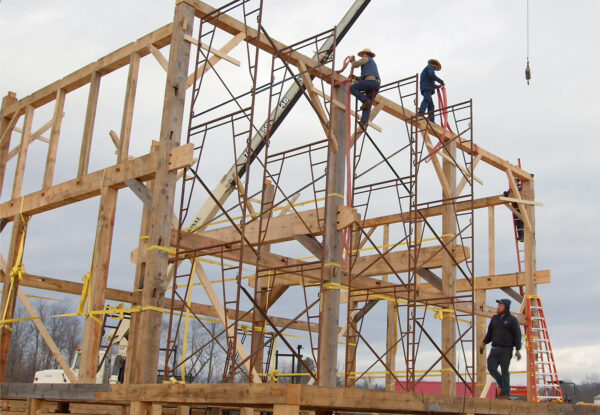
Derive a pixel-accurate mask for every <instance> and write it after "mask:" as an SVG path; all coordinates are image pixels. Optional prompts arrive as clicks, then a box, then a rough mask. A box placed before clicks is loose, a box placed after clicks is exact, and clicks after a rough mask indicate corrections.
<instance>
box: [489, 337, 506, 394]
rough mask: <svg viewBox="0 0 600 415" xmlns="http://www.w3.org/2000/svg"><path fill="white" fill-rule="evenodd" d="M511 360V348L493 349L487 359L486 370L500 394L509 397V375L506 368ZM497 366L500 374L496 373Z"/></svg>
mask: <svg viewBox="0 0 600 415" xmlns="http://www.w3.org/2000/svg"><path fill="white" fill-rule="evenodd" d="M510 359H512V347H494V346H492V350H491V351H490V354H489V355H488V358H487V369H488V372H490V375H492V377H493V378H494V379H495V380H496V383H497V384H498V387H499V388H500V389H501V390H502V394H503V395H506V396H510V373H509V372H508V367H509V366H510ZM498 366H500V370H501V371H502V374H500V373H498Z"/></svg>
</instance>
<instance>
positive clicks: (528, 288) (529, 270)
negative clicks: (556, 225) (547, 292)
mask: <svg viewBox="0 0 600 415" xmlns="http://www.w3.org/2000/svg"><path fill="white" fill-rule="evenodd" d="M534 184H535V183H534V182H533V181H530V182H524V183H523V196H524V197H525V199H528V200H535V186H534ZM521 212H522V213H525V214H526V216H527V217H528V218H529V221H530V224H531V227H530V228H525V235H524V236H525V295H526V296H528V295H537V284H536V281H535V275H536V274H537V272H538V271H537V257H536V242H535V206H534V205H526V206H523V207H522V208H521Z"/></svg>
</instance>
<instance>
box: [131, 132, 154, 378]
mask: <svg viewBox="0 0 600 415" xmlns="http://www.w3.org/2000/svg"><path fill="white" fill-rule="evenodd" d="M154 151H158V141H153V142H152V145H151V147H150V152H154ZM146 186H147V187H148V189H149V190H150V191H151V192H154V180H149V181H148V182H147V183H146ZM143 206H144V207H143V210H142V222H141V224H140V243H139V247H138V249H139V250H140V252H142V253H143V252H146V249H147V248H148V234H149V233H150V212H151V210H150V208H149V207H148V206H146V205H145V204H144V205H143ZM145 271H146V256H145V255H143V254H141V255H138V256H137V259H136V267H135V277H134V281H133V290H134V291H135V292H137V293H140V292H142V288H143V287H144V274H145ZM132 305H139V304H132ZM140 315H141V314H140V313H132V314H131V321H130V323H129V343H128V350H131V351H134V350H136V341H137V338H138V335H137V334H138V332H139V329H138V327H139V321H140ZM131 368H132V365H125V382H124V383H130V379H131Z"/></svg>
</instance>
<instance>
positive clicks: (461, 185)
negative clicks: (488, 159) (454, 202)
mask: <svg viewBox="0 0 600 415" xmlns="http://www.w3.org/2000/svg"><path fill="white" fill-rule="evenodd" d="M481 157H482V155H481V154H477V155H476V156H475V157H473V167H472V168H471V169H472V171H475V167H477V164H479V161H480V160H481ZM468 177H469V175H464V176H463V177H462V178H461V179H460V182H459V183H458V186H456V194H457V195H458V196H460V195H461V194H462V192H463V190H464V188H465V186H466V185H467V183H468V181H469V180H468Z"/></svg>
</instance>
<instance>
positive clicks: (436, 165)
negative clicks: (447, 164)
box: [423, 130, 452, 198]
mask: <svg viewBox="0 0 600 415" xmlns="http://www.w3.org/2000/svg"><path fill="white" fill-rule="evenodd" d="M423 141H424V143H425V146H426V147H427V149H428V150H429V152H430V156H429V159H430V160H431V163H432V164H433V168H434V170H435V174H436V175H437V177H438V180H439V181H440V185H441V186H442V191H443V192H444V193H443V198H449V197H450V195H451V194H452V190H451V189H450V185H449V184H448V180H447V179H446V176H445V175H444V170H443V169H442V165H441V164H440V161H439V159H438V157H437V156H438V155H437V152H436V153H433V150H434V146H433V144H431V140H430V139H429V134H427V131H426V130H423Z"/></svg>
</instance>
